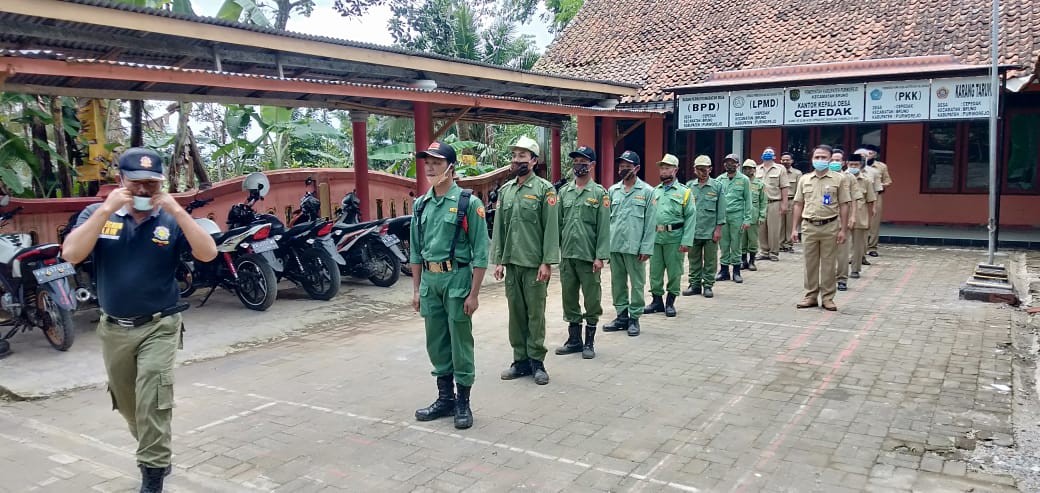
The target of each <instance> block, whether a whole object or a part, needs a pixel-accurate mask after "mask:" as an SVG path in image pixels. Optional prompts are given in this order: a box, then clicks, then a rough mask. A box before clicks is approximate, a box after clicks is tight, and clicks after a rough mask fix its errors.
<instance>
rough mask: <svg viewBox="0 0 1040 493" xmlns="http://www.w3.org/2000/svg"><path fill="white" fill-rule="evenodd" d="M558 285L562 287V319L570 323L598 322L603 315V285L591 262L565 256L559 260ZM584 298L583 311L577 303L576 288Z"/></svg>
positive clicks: (589, 323)
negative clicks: (583, 311)
mask: <svg viewBox="0 0 1040 493" xmlns="http://www.w3.org/2000/svg"><path fill="white" fill-rule="evenodd" d="M560 287H561V289H563V320H564V321H565V322H567V323H571V324H580V323H581V322H582V320H584V321H585V323H586V324H587V325H596V324H597V323H599V317H600V315H603V303H602V301H601V299H602V298H603V287H602V286H601V281H600V273H599V272H592V262H586V261H584V260H579V259H574V258H565V259H562V260H560ZM579 289H580V290H581V293H582V294H583V295H584V298H585V313H584V314H583V313H582V311H581V305H580V304H579V303H578V290H579Z"/></svg>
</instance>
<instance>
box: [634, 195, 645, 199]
mask: <svg viewBox="0 0 1040 493" xmlns="http://www.w3.org/2000/svg"><path fill="white" fill-rule="evenodd" d="M636 200H646V196H645V195H636Z"/></svg>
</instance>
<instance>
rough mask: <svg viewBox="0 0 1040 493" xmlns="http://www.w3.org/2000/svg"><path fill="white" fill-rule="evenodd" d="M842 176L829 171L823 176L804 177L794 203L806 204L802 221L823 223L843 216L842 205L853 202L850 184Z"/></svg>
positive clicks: (796, 192)
mask: <svg viewBox="0 0 1040 493" xmlns="http://www.w3.org/2000/svg"><path fill="white" fill-rule="evenodd" d="M841 175H842V174H841V173H838V172H835V171H828V172H827V174H825V175H823V176H819V175H817V174H816V173H807V174H805V175H802V179H801V180H799V181H798V189H797V190H795V192H794V201H795V202H802V203H804V206H803V207H802V219H808V220H810V221H822V220H824V219H830V218H832V217H837V216H839V215H840V214H841V204H847V203H849V202H851V201H852V192H851V191H850V190H849V184H848V182H847V181H845V180H844V179H843V178H842V177H841Z"/></svg>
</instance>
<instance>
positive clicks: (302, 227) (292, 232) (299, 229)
mask: <svg viewBox="0 0 1040 493" xmlns="http://www.w3.org/2000/svg"><path fill="white" fill-rule="evenodd" d="M312 228H314V223H313V222H311V221H307V222H303V223H299V224H297V225H295V226H293V227H291V228H289V230H288V231H286V232H285V233H283V234H284V235H285V236H288V237H290V238H295V237H296V236H297V235H301V234H303V233H306V232H308V231H310V230H311V229H312Z"/></svg>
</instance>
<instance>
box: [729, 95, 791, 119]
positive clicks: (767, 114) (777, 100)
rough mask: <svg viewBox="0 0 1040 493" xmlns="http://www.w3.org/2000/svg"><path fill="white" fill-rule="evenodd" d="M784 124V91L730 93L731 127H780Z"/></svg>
mask: <svg viewBox="0 0 1040 493" xmlns="http://www.w3.org/2000/svg"><path fill="white" fill-rule="evenodd" d="M783 124H784V90H783V89H767V90H759V91H734V92H732V93H730V97H729V125H730V126H731V127H735V128H739V127H778V126H780V125H783Z"/></svg>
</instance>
